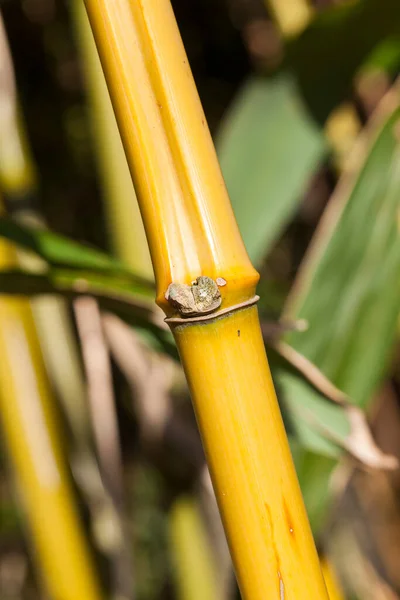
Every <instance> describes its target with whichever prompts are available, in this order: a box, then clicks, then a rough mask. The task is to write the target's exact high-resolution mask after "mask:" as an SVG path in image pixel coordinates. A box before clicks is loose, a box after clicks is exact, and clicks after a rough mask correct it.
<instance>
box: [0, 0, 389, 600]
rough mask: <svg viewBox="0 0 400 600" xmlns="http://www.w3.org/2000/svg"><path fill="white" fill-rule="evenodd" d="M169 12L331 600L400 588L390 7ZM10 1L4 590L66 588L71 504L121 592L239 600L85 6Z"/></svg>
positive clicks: (108, 581)
mask: <svg viewBox="0 0 400 600" xmlns="http://www.w3.org/2000/svg"><path fill="white" fill-rule="evenodd" d="M172 4H173V8H174V11H175V15H176V18H177V21H178V25H179V28H180V31H181V35H182V38H183V42H184V44H185V48H186V51H187V54H188V58H189V62H190V65H191V67H192V70H193V75H194V78H195V81H196V84H197V87H198V91H199V94H200V98H201V100H202V103H203V107H204V110H205V114H206V117H207V120H208V124H209V127H210V130H211V132H212V135H213V137H214V140H215V143H216V147H217V152H218V155H219V159H220V163H221V167H222V170H223V174H224V177H225V180H226V183H227V186H228V190H229V193H230V196H231V200H232V204H233V207H234V211H235V214H236V217H237V220H238V223H239V226H240V229H241V232H242V235H243V238H244V241H245V244H246V247H247V249H248V252H249V254H250V257H251V258H252V260H253V262H254V264H255V265H256V267H257V268H258V269H259V271H260V273H261V281H260V285H259V294H260V296H261V300H260V303H259V308H260V314H261V317H262V327H263V334H264V339H265V344H266V347H267V353H268V356H269V359H270V363H271V368H272V372H273V376H274V381H275V384H276V387H277V392H278V397H279V401H280V404H281V409H282V412H283V416H284V421H285V425H286V428H287V432H288V435H289V439H290V443H291V448H292V452H293V456H294V460H295V464H296V468H297V472H298V475H299V479H300V483H301V486H302V490H303V495H304V498H305V502H306V505H307V510H308V513H309V516H310V521H311V524H312V527H313V531H314V535H315V539H316V542H317V546H318V550H319V552H320V556H321V561H322V564H323V566H324V569H326V571H325V572H326V577H327V578H330V577H332V578H333V579H334V582H333V583H331V585H332V588H331V590H332V591H331V600H334V598H338V599H340V598H346V599H347V598H348V599H358V600H369V599H371V600H381V599H382V600H392V599H395V598H400V478H399V471H398V468H397V460H398V459H399V458H400V378H399V359H400V354H399V333H400V329H399V307H400V239H399V228H400V212H399V211H400V90H399V83H398V82H397V76H398V74H399V67H400V3H399V2H398V0H341V1H339V0H336V1H335V0H314V1H311V0H310V1H309V2H308V1H306V0H213V1H211V0H191V2H187V1H185V0H173V1H172ZM0 9H1V15H2V19H3V21H4V31H3V27H1V28H0V29H1V36H0V37H1V41H0V197H1V204H2V211H1V218H0V242H1V244H2V245H1V246H0V291H1V292H2V293H3V296H2V297H1V302H2V303H3V304H2V305H1V307H0V338H1V341H0V363H1V364H2V365H3V366H2V367H1V366H0V396H1V397H2V400H1V401H0V409H1V412H2V413H3V415H4V419H3V428H2V429H0V432H1V436H0V442H1V444H0V597H1V598H2V600H39V599H40V600H42V599H45V598H51V599H53V598H54V600H59V599H60V600H61V599H63V600H66V599H68V598H73V596H72V595H70V596H69V595H68V592H66V593H65V595H63V592H60V594H59V595H57V591H54V590H57V586H58V583H57V582H56V583H54V582H53V584H52V583H51V582H50V583H49V581H48V578H49V575H48V574H47V575H46V573H45V571H46V567H45V568H44V567H43V565H45V566H46V564H47V568H48V569H49V570H52V569H56V567H55V564H56V563H57V564H58V565H59V568H60V569H61V571H62V570H63V567H62V565H63V561H66V562H65V564H67V563H68V560H69V559H68V558H67V554H68V552H69V551H70V546H69V545H68V544H67V543H66V545H64V543H63V542H62V540H64V538H63V536H64V535H65V536H66V537H65V540H68V539H69V538H68V535H69V533H68V531H70V530H71V528H69V526H68V524H67V525H66V529H67V530H66V532H64V533H60V532H61V530H59V529H58V527H59V524H58V521H57V518H56V517H54V514H56V512H57V502H64V501H65V498H69V501H70V503H71V506H72V507H73V510H72V512H73V514H74V515H76V519H77V521H76V522H77V527H78V529H79V531H80V534H79V535H81V537H82V539H83V540H84V541H83V542H82V544H83V545H84V547H85V552H87V554H88V557H89V558H88V561H89V562H90V563H91V564H93V565H94V567H93V571H94V572H95V573H96V575H95V578H97V579H98V580H99V581H100V587H101V588H102V590H103V592H104V597H105V598H113V599H119V600H121V599H123V598H125V599H127V600H128V599H133V598H135V599H137V600H152V599H163V600H164V599H165V600H167V599H168V600H174V599H180V600H197V599H198V600H229V599H236V598H239V592H238V590H237V589H236V583H235V579H234V575H233V573H232V567H231V563H230V558H229V553H228V550H227V547H226V544H225V540H224V536H223V531H222V525H221V523H220V521H219V516H218V511H217V508H216V504H215V499H214V496H213V492H212V487H211V484H210V480H209V475H208V471H207V468H206V466H205V461H204V456H203V452H202V448H201V442H200V440H199V436H198V433H197V429H196V423H195V419H194V416H193V413H192V408H191V404H190V398H189V394H188V391H187V388H186V384H185V381H184V377H183V374H182V371H181V368H180V366H179V361H178V359H177V354H176V349H175V347H174V343H173V340H172V337H170V335H169V333H168V331H167V330H166V328H165V326H164V324H163V320H162V315H160V313H159V311H158V309H156V308H155V307H154V304H153V300H152V299H153V298H154V291H153V284H152V277H153V275H152V269H151V264H150V260H149V256H148V252H147V248H146V243H145V238H144V234H143V231H142V227H141V222H140V217H139V215H138V211H137V208H136V205H135V202H136V200H135V195H134V190H133V187H132V184H131V181H130V177H129V174H128V172H127V166H126V163H125V159H124V155H123V151H122V148H121V143H120V140H119V136H118V133H117V130H116V125H115V121H114V117H113V113H112V109H111V108H110V103H109V99H108V96H107V91H106V89H105V86H104V81H103V79H102V73H101V68H100V67H99V63H98V58H97V56H96V52H95V49H94V45H93V40H92V38H91V32H90V30H89V28H88V24H87V21H86V20H85V13H84V11H83V10H82V6H81V2H80V1H79V0H74V1H72V0H70V1H67V0H1V1H0ZM11 245H12V249H11V250H10V248H11ZM1 253H3V255H2V254H1ZM4 294H5V295H4ZM13 302H17V304H15V305H14V304H13ZM18 302H19V304H18ZM7 311H10V312H7ZM11 317H12V318H18V319H21V323H23V327H24V331H25V333H26V339H27V340H28V346H27V347H29V353H28V354H26V355H25V354H24V350H23V349H22V346H21V347H16V348H14V346H15V344H14V345H13V342H12V340H11V341H9V342H7V340H8V339H9V338H8V337H7V336H9V335H11V334H10V333H9V331H8V330H7V323H10V322H11ZM33 321H34V322H35V325H34V327H35V330H36V333H35V332H33V325H32V323H33ZM1 332H2V333H1ZM10 339H11V338H10ZM12 339H14V338H12ZM32 373H33V375H32ZM35 377H36V378H37V381H39V384H38V390H39V392H38V396H37V397H35V399H33V396H34V394H33V392H32V386H33V385H34V383H32V382H34V381H35ZM16 382H17V383H16ZM21 382H23V383H24V385H25V388H24V386H23V385H22V384H21ZM20 384H21V385H22V387H21V385H20ZM23 388H24V389H23ZM31 392H32V393H31ZM20 396H21V397H23V403H24V404H21V402H22V400H21V397H20ZM34 402H36V403H37V404H35V405H34ZM14 406H15V407H18V406H19V407H22V409H21V410H22V413H18V410H17V408H15V409H14V408H13V407H14ZM34 406H35V407H36V408H35V407H34ZM35 411H36V412H35ZM38 411H39V412H40V411H43V415H45V416H44V417H43V419H42V418H41V417H40V414H39V412H38ZM21 414H22V415H25V420H26V419H27V423H28V425H27V424H26V422H25V425H23V423H22V421H23V417H21ZM38 415H39V416H38ZM20 417H21V419H20ZM19 419H20V421H21V423H20V422H19ZM24 427H25V429H24ZM46 427H47V428H48V430H46ZM30 435H31V436H34V437H35V438H36V439H37V440H41V441H39V442H38V444H42V446H41V448H42V450H41V454H40V455H39V458H40V460H41V461H43V464H44V463H45V462H46V460H47V459H46V456H47V457H48V453H50V454H51V453H54V456H56V461H59V462H57V464H62V465H63V467H62V472H63V478H65V486H66V488H65V489H67V491H65V490H64V491H63V492H62V494H61V495H62V498H61V496H60V498H61V500H60V498H58V497H56V496H55V497H54V498H52V497H50V496H49V495H46V493H44V495H42V490H41V487H40V485H39V484H37V483H35V484H32V481H33V476H31V475H30V473H31V471H32V469H33V470H34V466H33V462H34V461H33V458H32V457H30V456H29V447H30V446H29V444H30V442H29V436H30ZM47 438H48V440H50V441H49V444H50V445H49V448H50V449H49V448H47V450H46V447H45V446H43V444H44V442H43V440H44V439H46V440H47ZM46 443H47V442H46ZM25 444H26V445H25ZM43 448H44V449H43ZM32 472H33V471H32ZM31 484H32V486H33V487H34V491H32V490H31V489H30V487H29V486H30V485H31ZM35 486H36V487H35ZM32 489H33V488H32ZM65 502H66V503H68V502H67V501H65ZM53 503H55V504H53ZM54 506H55V507H56V508H54ZM63 506H64V505H63ZM53 508H54V514H53ZM63 510H64V508H63ZM65 510H67V509H65ZM57 514H58V513H57ZM63 514H64V513H63ZM68 514H69V513H68ZM71 518H72V517H71ZM74 518H75V517H74ZM38 523H39V524H38ZM48 537H50V538H52V542H51V543H53V544H54V548H53V550H46V548H50V546H48V544H49V543H50V542H49V541H48V539H47V538H48ZM58 539H59V542H60V543H58V542H57V540H58ZM68 543H69V542H68ZM79 543H80V542H79ZM71 544H72V542H71ZM78 545H79V544H78ZM73 547H74V546H73V544H72V546H71V548H73ZM76 552H77V554H76V556H77V557H78V558H77V560H80V559H79V556H80V554H79V556H78V551H77V550H76ZM49 557H50V558H49ZM52 560H53V561H54V564H53V563H52V562H51V561H52ZM83 562H84V561H83ZM57 568H58V567H57ZM91 568H92V567H91ZM89 570H90V569H89ZM55 572H56V571H55ZM65 574H66V575H67V574H68V569H67V568H65ZM50 579H51V576H50ZM46 589H47V590H50V592H49V593H47V592H46ZM52 590H53V591H52ZM46 594H47V595H46ZM335 594H336V595H335ZM87 597H88V598H89V597H90V598H91V597H92V596H89V595H88V596H87ZM94 597H95V596H93V598H94ZM76 598H77V597H76ZM83 598H84V596H83V595H82V600H83ZM77 600H78V599H77Z"/></svg>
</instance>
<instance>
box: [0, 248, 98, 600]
mask: <svg viewBox="0 0 400 600" xmlns="http://www.w3.org/2000/svg"><path fill="white" fill-rule="evenodd" d="M15 261H16V256H15V253H14V251H13V249H12V248H10V246H9V245H8V244H7V243H6V242H4V241H3V240H2V241H0V268H5V267H9V266H11V265H13V264H15ZM0 392H1V393H0V417H1V421H2V424H3V427H4V434H5V441H6V447H7V448H8V450H9V454H10V458H11V461H12V464H13V467H14V474H15V479H16V482H17V486H18V490H19V493H20V496H21V500H22V505H23V507H24V510H25V513H26V516H27V520H28V524H29V528H30V530H31V533H32V541H33V545H34V547H35V549H36V551H37V560H38V562H39V563H40V566H41V572H42V577H43V579H44V581H45V583H46V586H47V588H48V590H49V593H50V596H51V598H54V599H57V600H77V599H78V598H79V599H82V600H83V599H85V600H99V599H100V598H101V597H102V596H101V593H100V589H99V587H98V585H97V581H96V578H95V574H94V571H93V565H92V560H91V557H90V555H89V550H88V548H87V546H86V542H85V539H84V535H83V530H82V526H81V523H80V522H79V517H78V514H77V512H76V509H75V505H74V498H73V493H72V487H71V484H70V481H69V478H68V474H67V470H66V466H65V463H64V460H63V458H62V455H61V450H60V446H59V432H58V430H57V425H56V419H55V414H54V411H53V409H52V402H53V400H52V398H51V394H50V390H49V387H48V383H47V378H46V374H45V370H44V365H43V361H42V357H41V354H40V350H39V343H38V340H37V337H36V332H35V328H34V323H33V318H32V313H31V309H30V306H29V302H28V300H25V299H22V298H15V297H13V298H9V297H6V296H0Z"/></svg>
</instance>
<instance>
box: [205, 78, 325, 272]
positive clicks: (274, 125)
mask: <svg viewBox="0 0 400 600" xmlns="http://www.w3.org/2000/svg"><path fill="white" fill-rule="evenodd" d="M216 144H217V150H218V155H219V159H220V163H221V168H222V172H223V174H224V177H225V181H226V184H227V187H228V191H229V194H230V198H231V201H232V205H233V209H234V211H235V215H236V218H237V220H238V223H239V227H240V230H241V233H242V236H243V239H244V242H245V244H246V248H247V250H248V252H249V254H250V257H251V258H252V260H253V261H255V262H256V263H259V262H260V261H261V260H262V259H263V258H264V257H265V255H266V254H267V252H268V250H269V249H270V248H271V246H272V244H273V243H274V242H275V241H276V239H277V238H278V236H279V234H280V233H281V231H282V229H283V227H284V226H285V225H286V224H287V222H288V221H289V219H290V218H291V217H292V215H293V212H294V211H295V210H296V207H297V206H298V203H299V202H300V200H301V198H302V194H303V193H304V191H305V189H306V187H307V184H308V182H309V180H310V178H311V176H312V175H313V173H314V172H315V170H316V168H317V167H318V164H319V163H320V161H321V160H322V158H323V156H324V152H325V143H324V138H323V136H322V133H321V132H320V131H319V129H318V127H317V126H316V125H315V124H314V123H313V121H312V119H311V118H310V117H309V116H308V114H307V111H306V110H305V109H304V107H303V104H302V100H301V98H300V96H299V94H298V92H297V88H296V85H295V84H294V83H293V81H292V79H291V77H289V76H287V75H279V76H276V77H273V78H271V79H267V78H265V79H262V78H258V79H257V78H252V79H250V80H249V81H248V82H247V83H246V84H245V86H244V88H243V89H242V90H241V92H240V94H239V96H238V97H237V98H236V100H235V102H234V105H233V106H232V107H231V109H230V111H229V113H228V114H227V116H226V118H225V120H224V121H223V124H222V126H221V129H220V131H219V134H218V136H217V140H216Z"/></svg>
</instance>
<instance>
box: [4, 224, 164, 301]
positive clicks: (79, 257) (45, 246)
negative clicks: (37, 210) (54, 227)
mask: <svg viewBox="0 0 400 600" xmlns="http://www.w3.org/2000/svg"><path fill="white" fill-rule="evenodd" d="M0 236H1V237H4V238H7V239H8V240H10V241H12V242H14V243H15V244H17V245H18V246H20V247H22V248H25V249H26V250H29V251H31V252H34V253H35V254H37V255H38V256H40V257H41V258H43V259H44V260H45V261H46V262H48V263H49V264H50V265H62V266H64V267H70V268H79V269H86V270H92V271H102V272H106V273H111V274H116V275H119V276H125V277H126V278H127V279H129V280H130V281H137V282H138V283H140V285H141V287H143V288H148V290H149V291H154V285H153V284H152V283H151V282H149V281H147V280H145V279H143V278H142V277H139V276H137V275H135V274H134V273H132V271H130V270H129V268H128V267H127V266H126V265H125V264H124V263H122V262H121V261H119V260H117V259H116V258H114V257H112V256H109V255H108V254H106V253H104V252H101V251H100V250H96V249H94V248H91V247H89V246H87V245H85V244H81V243H79V242H75V241H74V240H70V239H68V238H67V237H65V236H62V235H58V234H56V233H53V232H52V231H48V230H46V229H43V228H38V227H34V226H32V227H31V226H28V225H21V224H20V223H17V222H16V221H14V220H13V219H10V218H7V217H0Z"/></svg>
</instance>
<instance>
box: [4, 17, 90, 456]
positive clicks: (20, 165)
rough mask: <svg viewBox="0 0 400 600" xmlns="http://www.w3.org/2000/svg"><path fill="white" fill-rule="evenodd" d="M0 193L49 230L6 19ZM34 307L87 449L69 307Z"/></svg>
mask: <svg viewBox="0 0 400 600" xmlns="http://www.w3.org/2000/svg"><path fill="white" fill-rule="evenodd" d="M0 72H1V75H2V81H1V86H0V188H1V190H2V192H3V194H4V195H5V198H6V199H7V205H8V209H9V211H10V213H11V214H12V215H13V216H14V217H15V218H16V219H17V220H19V221H21V222H22V223H28V224H30V225H34V226H37V227H45V224H44V221H43V219H42V218H41V217H40V215H39V214H38V213H37V212H35V210H34V208H33V207H32V206H31V207H30V206H29V202H31V201H32V199H33V198H35V196H36V194H37V177H36V172H35V167H34V163H33V160H32V157H31V153H30V149H29V145H28V141H27V138H26V134H25V128H24V125H23V119H22V115H21V113H20V110H19V105H18V98H17V90H16V86H15V78H14V69H13V65H12V59H11V55H10V50H9V47H8V41H7V36H6V32H5V29H4V23H3V20H2V18H1V14H0ZM18 259H19V262H20V263H21V264H22V265H23V266H24V267H25V268H27V269H30V270H32V271H36V272H38V271H39V272H40V271H41V270H43V268H45V265H44V263H43V261H41V260H40V259H38V258H36V257H32V256H30V255H28V254H27V253H25V252H20V251H18ZM31 306H32V310H33V314H34V318H35V324H36V327H37V329H38V334H39V340H40V345H41V349H42V352H43V356H44V360H45V364H46V369H47V372H48V376H49V378H50V380H51V382H52V384H53V386H54V389H55V391H56V393H57V395H58V397H59V398H60V400H61V402H62V404H63V407H64V409H65V413H66V416H67V419H68V420H69V424H70V426H71V430H72V431H73V433H74V436H75V439H76V440H77V441H78V443H79V445H80V446H81V447H82V448H84V447H85V446H87V440H88V432H89V421H88V413H87V410H86V391H85V386H84V382H83V376H82V370H81V365H80V361H79V351H78V346H77V343H76V338H75V334H74V331H73V328H72V326H71V320H70V315H69V309H68V305H67V303H66V302H65V301H63V300H61V299H59V298H55V297H51V296H47V297H40V298H34V299H33V300H32V301H31Z"/></svg>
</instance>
